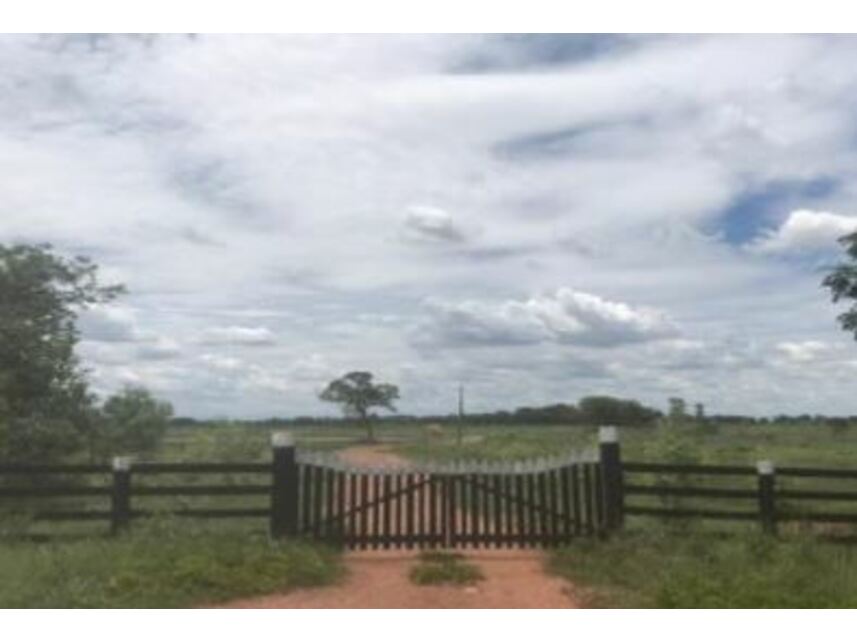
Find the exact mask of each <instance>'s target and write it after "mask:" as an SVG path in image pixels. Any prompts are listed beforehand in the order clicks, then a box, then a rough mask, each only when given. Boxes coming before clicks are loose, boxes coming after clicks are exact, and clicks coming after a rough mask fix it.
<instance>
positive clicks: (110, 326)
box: [78, 305, 143, 342]
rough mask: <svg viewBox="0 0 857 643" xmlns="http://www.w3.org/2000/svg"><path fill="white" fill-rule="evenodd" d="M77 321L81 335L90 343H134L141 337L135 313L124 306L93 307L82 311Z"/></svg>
mask: <svg viewBox="0 0 857 643" xmlns="http://www.w3.org/2000/svg"><path fill="white" fill-rule="evenodd" d="M78 321H79V325H78V327H79V328H80V331H81V335H82V336H83V337H84V339H87V340H90V341H98V342H135V341H138V340H140V339H141V337H142V336H143V333H141V331H140V328H139V326H138V322H137V315H136V313H135V312H134V310H132V309H130V308H127V307H124V306H115V305H99V306H93V307H91V308H89V309H87V310H84V311H82V312H81V313H80V316H79V320H78Z"/></svg>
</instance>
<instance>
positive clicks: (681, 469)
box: [0, 427, 857, 549]
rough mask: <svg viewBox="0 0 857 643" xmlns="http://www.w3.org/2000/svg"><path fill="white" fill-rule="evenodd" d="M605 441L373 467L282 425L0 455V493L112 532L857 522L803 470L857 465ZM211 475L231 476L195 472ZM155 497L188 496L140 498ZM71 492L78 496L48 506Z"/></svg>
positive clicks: (372, 544) (512, 532)
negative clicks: (731, 457) (69, 452)
mask: <svg viewBox="0 0 857 643" xmlns="http://www.w3.org/2000/svg"><path fill="white" fill-rule="evenodd" d="M599 442H600V445H599V451H598V453H597V454H595V453H592V454H589V455H586V454H579V453H578V454H573V455H570V456H567V457H564V458H558V459H552V460H539V461H529V462H515V463H487V462H469V463H461V462H459V463H453V464H436V465H420V466H413V467H406V468H402V467H400V468H393V469H391V468H380V469H366V468H356V467H353V466H350V465H348V464H347V463H342V462H338V461H336V460H335V459H331V458H330V456H324V457H322V456H320V455H318V454H315V455H313V454H307V453H298V451H297V450H296V449H295V446H294V444H293V442H292V440H291V437H290V436H289V435H288V434H277V435H275V436H274V440H273V451H272V458H271V461H270V462H261V463H260V462H245V463H222V462H200V463H155V462H136V463H135V462H131V461H130V460H129V459H127V458H116V459H114V461H113V464H112V466H109V465H50V466H45V465H32V464H0V503H2V502H4V501H14V502H15V503H17V505H18V506H19V507H20V506H21V505H22V504H23V506H24V507H25V508H27V503H29V502H34V501H35V502H38V503H39V505H38V506H34V507H30V509H32V511H30V512H29V513H30V514H31V517H32V518H33V519H35V520H44V521H106V522H108V524H109V526H110V531H111V532H112V533H117V532H119V531H120V530H122V529H123V528H125V527H127V526H128V525H129V523H131V521H132V520H133V519H135V518H140V517H146V516H151V515H154V514H156V513H171V514H175V515H179V516H185V517H191V518H212V519H216V518H256V519H266V520H267V521H268V523H269V530H270V533H271V535H272V536H273V537H283V536H301V537H308V538H316V539H323V540H327V541H332V542H336V543H338V544H341V545H343V546H346V547H351V548H364V549H365V548H390V547H408V548H411V547H550V546H556V545H562V544H565V543H568V542H569V541H570V540H571V539H573V538H577V537H587V536H590V537H591V536H603V535H606V534H608V533H610V532H611V531H615V530H617V529H619V528H621V527H622V525H623V524H624V522H625V520H626V518H627V517H635V516H643V517H657V518H661V519H667V520H669V519H691V518H699V519H714V520H736V521H755V522H757V523H758V524H759V525H760V526H761V528H762V529H764V530H765V531H766V532H768V533H775V532H776V530H777V525H778V524H780V523H782V522H787V521H800V522H821V523H857V512H853V513H848V512H843V511H842V510H841V509H837V507H841V506H848V505H847V503H855V502H857V488H839V489H832V488H828V487H823V488H818V487H817V486H809V485H807V484H805V483H806V482H807V481H814V480H824V481H826V484H831V482H830V481H839V483H840V484H842V483H845V484H848V483H851V484H853V483H854V482H855V481H857V470H851V469H820V468H810V467H781V468H776V467H775V466H774V464H773V463H772V462H769V461H764V462H759V463H757V464H756V466H746V465H737V466H733V465H728V466H727V465H699V464H672V463H658V462H633V461H632V462H627V461H623V459H622V456H621V449H620V445H619V441H618V437H617V432H616V429H615V428H613V427H602V429H601V432H600V440H599ZM212 476H220V477H221V478H223V477H225V478H227V480H226V481H225V482H224V481H222V480H220V481H218V482H217V483H216V484H214V483H205V484H200V483H198V480H199V479H200V478H211V477H212ZM81 477H84V478H85V479H86V484H81V483H80V482H76V481H75V480H79V479H80V478H81ZM187 477H191V478H192V479H193V480H194V481H195V482H196V483H195V484H186V483H185V478H187ZM164 478H167V481H166V483H160V484H159V483H158V481H159V480H161V481H163V480H164ZM177 478H178V479H179V483H177V482H176V479H177ZM236 478H240V480H238V481H236ZM702 479H704V480H705V481H706V482H705V483H702V482H700V480H702ZM227 497H231V498H233V500H232V501H230V503H223V502H221V500H222V499H224V498H227ZM158 498H160V499H175V498H181V499H182V503H183V504H182V506H181V507H174V506H173V507H170V506H168V507H160V508H159V509H152V508H147V507H146V506H145V505H146V499H158ZM68 499H73V500H75V501H77V502H78V506H77V507H73V508H69V507H62V506H61V507H59V508H58V507H56V506H50V507H44V506H42V503H43V501H44V500H48V501H51V503H52V504H53V503H54V501H57V500H65V501H67V500H68ZM188 499H193V500H199V499H205V500H206V501H207V504H208V506H188V505H187V502H188ZM81 500H83V502H85V503H88V504H93V503H95V504H97V503H98V502H100V503H101V504H100V505H99V506H98V507H96V508H92V507H91V506H86V507H80V506H79V505H80V502H81ZM238 501H240V503H241V504H239V505H237V506H235V504H236V502H238ZM254 501H255V502H254ZM807 503H812V504H811V505H808V504H807ZM226 504H231V505H233V506H226ZM141 505H142V506H141Z"/></svg>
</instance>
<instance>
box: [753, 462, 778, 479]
mask: <svg viewBox="0 0 857 643" xmlns="http://www.w3.org/2000/svg"><path fill="white" fill-rule="evenodd" d="M756 471H757V472H758V473H759V475H760V476H771V475H773V474H774V462H773V460H759V461H758V462H757V463H756Z"/></svg>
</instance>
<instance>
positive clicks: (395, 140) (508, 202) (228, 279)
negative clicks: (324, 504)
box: [0, 35, 857, 418]
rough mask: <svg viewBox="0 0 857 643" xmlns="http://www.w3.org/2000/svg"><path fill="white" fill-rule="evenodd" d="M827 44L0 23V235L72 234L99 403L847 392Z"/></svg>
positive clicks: (834, 95)
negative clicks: (113, 296) (355, 381)
mask: <svg viewBox="0 0 857 643" xmlns="http://www.w3.org/2000/svg"><path fill="white" fill-rule="evenodd" d="M855 57H857V38H855V37H844V36H839V37H827V36H693V37H691V36H624V35H565V36H557V35H454V36H453V35H448V36H443V35H318V36H314V35H304V36H257V35H252V36H249V35H245V36H229V35H210V36H209V35H200V36H185V35H173V36H137V37H134V36H62V35H52V36H4V37H0V176H2V180H0V243H33V242H46V243H50V244H52V245H53V246H54V248H55V249H56V250H57V251H58V252H62V253H64V254H68V255H71V254H85V255H87V256H89V257H91V258H92V259H93V260H94V261H95V262H96V263H97V264H98V265H99V267H100V272H99V274H100V275H101V279H102V281H103V282H104V283H123V284H125V285H126V287H127V288H128V294H127V295H126V296H123V297H122V298H121V299H119V300H117V301H116V302H114V303H113V304H110V305H104V306H99V307H96V308H94V309H92V310H89V311H86V312H84V313H82V314H81V317H80V328H81V331H82V341H81V343H80V345H79V347H78V352H79V354H80V356H81V358H82V361H83V364H84V365H85V367H86V368H87V369H88V370H89V377H90V380H91V382H92V385H93V390H94V391H95V392H97V393H98V394H99V395H100V396H102V397H104V396H107V395H110V394H112V393H114V392H117V391H119V390H121V389H122V387H124V386H145V387H147V388H149V389H150V390H151V391H152V392H153V393H154V394H156V395H157V396H159V397H162V398H164V399H167V400H169V401H170V402H172V404H173V406H174V408H175V411H176V413H177V414H178V415H190V416H195V417H200V418H214V417H217V418H223V417H229V418H264V417H270V416H281V417H289V416H296V415H304V414H334V413H336V409H335V408H331V407H330V406H329V405H326V404H325V403H323V402H321V401H319V400H318V393H319V391H320V390H321V389H322V388H323V387H324V385H325V384H326V383H327V382H329V381H330V380H331V379H334V378H335V377H337V376H340V375H342V374H344V373H346V372H348V371H352V370H368V371H371V372H372V373H374V374H375V376H376V378H377V379H378V380H379V381H384V382H390V383H394V384H396V385H398V386H399V388H400V393H401V399H400V402H399V405H398V406H399V410H400V411H401V412H405V413H417V414H423V413H447V412H454V411H455V410H456V404H457V400H456V397H457V390H458V386H459V384H462V385H463V386H464V387H465V393H466V403H467V408H468V409H469V410H473V411H484V410H491V409H497V408H508V409H511V408H515V407H517V406H523V405H538V404H549V403H555V402H574V401H576V400H577V399H579V398H580V397H583V396H585V395H593V394H607V395H617V396H620V397H630V398H636V399H639V400H641V401H643V402H645V403H647V404H650V405H653V406H656V407H658V408H662V409H663V408H665V407H666V405H667V399H668V398H670V397H684V398H685V399H686V400H687V401H688V403H689V404H692V403H695V402H700V403H703V404H704V405H705V407H706V409H707V410H708V412H710V413H748V414H757V415H773V414H778V413H804V412H806V413H828V414H849V415H850V414H857V402H855V399H857V398H855V396H854V382H855V377H857V343H855V341H854V338H853V337H851V336H849V335H847V334H846V333H845V332H844V331H842V330H841V329H840V328H839V327H838V325H837V322H836V315H837V314H838V313H840V312H842V310H843V307H842V306H839V307H837V306H834V305H833V304H832V303H831V301H830V296H829V293H828V292H827V291H826V290H824V289H823V288H821V286H820V283H821V280H822V279H823V276H824V274H825V271H826V270H827V269H829V267H830V266H831V265H833V264H835V263H836V262H837V261H839V260H841V259H842V258H844V255H843V253H842V249H841V247H840V246H839V245H838V243H837V239H838V238H839V237H841V236H842V235H844V234H847V233H849V232H851V231H853V230H855V229H857V201H855V198H857V118H855V113H857V110H855V108H857V66H855V65H854V64H853V61H854V60H855Z"/></svg>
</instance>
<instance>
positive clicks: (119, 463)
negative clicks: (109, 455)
mask: <svg viewBox="0 0 857 643" xmlns="http://www.w3.org/2000/svg"><path fill="white" fill-rule="evenodd" d="M113 470H114V471H130V470H131V458H129V457H128V456H116V457H115V458H113Z"/></svg>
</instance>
